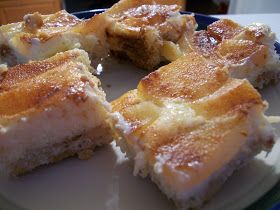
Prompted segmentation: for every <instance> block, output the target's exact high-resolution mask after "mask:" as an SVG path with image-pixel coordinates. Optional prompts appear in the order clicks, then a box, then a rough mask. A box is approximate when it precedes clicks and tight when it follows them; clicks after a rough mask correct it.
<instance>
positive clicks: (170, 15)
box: [95, 0, 197, 69]
mask: <svg viewBox="0 0 280 210" xmlns="http://www.w3.org/2000/svg"><path fill="white" fill-rule="evenodd" d="M179 10H180V6H178V5H175V4H170V2H168V1H160V0H156V1H155V0H141V1H134V0H121V1H119V2H118V3H117V4H115V5H114V6H113V7H112V8H110V9H109V10H107V11H106V12H104V13H103V14H101V15H100V16H102V18H99V21H101V20H102V21H103V22H102V24H99V25H104V26H105V33H106V34H105V36H106V41H107V43H108V47H109V50H110V52H111V53H112V54H113V55H115V56H117V57H120V58H125V59H129V60H130V61H132V62H133V63H134V64H135V65H137V66H138V67H141V68H144V69H153V68H154V67H156V66H157V65H158V64H159V63H160V62H161V61H166V60H168V61H170V60H173V59H174V58H175V57H177V56H179V55H176V53H177V54H178V53H180V51H179V48H178V45H176V42H177V41H178V40H179V38H180V37H181V36H182V35H183V34H184V33H188V32H192V33H193V31H194V30H195V28H196V26H197V24H196V22H195V19H194V17H193V16H192V15H181V14H180V12H179ZM95 21H98V20H95ZM174 53H175V55H174Z"/></svg>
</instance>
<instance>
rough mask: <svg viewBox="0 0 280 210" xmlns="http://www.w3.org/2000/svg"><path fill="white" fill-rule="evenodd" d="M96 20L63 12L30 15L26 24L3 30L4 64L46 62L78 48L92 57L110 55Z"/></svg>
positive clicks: (0, 51)
mask: <svg viewBox="0 0 280 210" xmlns="http://www.w3.org/2000/svg"><path fill="white" fill-rule="evenodd" d="M95 31H96V25H95V23H94V21H93V20H91V19H90V20H81V19H78V18H77V17H75V16H74V15H71V14H69V13H67V12H66V11H64V10H62V11H59V12H57V13H54V14H50V15H41V14H39V13H38V12H36V13H34V14H27V15H25V16H24V18H23V22H18V23H12V24H8V25H3V26H1V27H0V37H1V39H0V63H6V64H8V65H9V66H14V65H16V64H21V63H27V62H28V61H30V60H43V59H46V58H49V57H51V56H53V55H55V54H56V53H58V52H64V51H67V50H71V49H74V48H81V49H84V50H85V51H87V53H88V54H89V56H90V58H96V57H102V56H105V55H107V51H106V50H105V47H104V46H102V44H101V41H100V40H99V38H98V33H95Z"/></svg>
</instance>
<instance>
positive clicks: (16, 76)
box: [0, 51, 80, 92]
mask: <svg viewBox="0 0 280 210" xmlns="http://www.w3.org/2000/svg"><path fill="white" fill-rule="evenodd" d="M79 55H80V54H79V53H78V51H68V52H65V53H63V54H58V55H56V56H54V57H52V58H49V59H46V60H43V61H37V62H31V63H28V64H21V65H17V66H14V67H11V68H9V70H8V71H7V73H6V75H5V77H4V78H3V79H2V81H1V83H0V91H1V92H2V91H4V90H9V89H11V88H13V86H14V85H16V84H18V83H19V82H22V81H24V80H28V79H30V78H33V77H35V76H36V75H39V74H42V73H44V72H46V71H48V70H49V69H53V68H55V67H58V66H60V65H62V64H64V63H67V62H69V61H70V60H75V58H77V57H78V56H79Z"/></svg>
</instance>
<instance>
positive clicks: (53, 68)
mask: <svg viewBox="0 0 280 210" xmlns="http://www.w3.org/2000/svg"><path fill="white" fill-rule="evenodd" d="M71 52H72V51H68V52H66V53H64V54H60V55H58V56H55V57H52V58H50V59H48V60H46V61H40V62H32V63H29V64H22V65H18V66H15V67H13V68H11V69H10V70H8V73H7V75H6V77H5V78H4V81H3V82H1V84H0V86H1V88H2V90H1V91H0V102H1V103H0V117H1V122H2V121H3V120H4V119H6V118H7V119H8V118H11V117H14V116H21V115H22V114H25V115H27V116H28V113H33V112H41V111H42V110H44V109H46V108H48V107H51V106H54V107H56V106H57V105H59V104H60V103H61V102H62V101H64V100H65V99H70V100H71V101H73V102H74V103H80V102H84V101H85V100H86V99H87V95H86V93H85V86H86V84H89V85H94V86H96V87H97V86H98V80H97V79H96V78H94V77H92V76H91V74H90V73H89V72H88V69H87V67H86V66H85V65H83V64H81V63H80V62H77V59H76V58H75V56H76V57H77V56H78V55H79V53H78V52H79V51H75V53H73V54H71ZM13 76H14V77H13Z"/></svg>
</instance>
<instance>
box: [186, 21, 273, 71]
mask: <svg viewBox="0 0 280 210" xmlns="http://www.w3.org/2000/svg"><path fill="white" fill-rule="evenodd" d="M257 31H258V32H257ZM241 33H243V36H242V37H240V38H238V39H235V37H236V36H238V35H239V34H241ZM260 34H262V35H260ZM261 37H263V32H261V29H260V30H253V29H252V30H247V29H245V28H243V27H241V26H239V25H238V24H237V23H234V22H233V21H231V20H227V19H222V20H219V21H216V22H214V23H212V24H211V25H209V26H208V27H207V30H202V31H198V32H195V33H194V35H193V36H189V38H188V40H189V45H190V46H189V47H190V49H191V50H192V51H195V52H197V53H199V54H201V55H203V56H205V57H207V58H210V59H211V60H212V61H213V62H214V63H216V64H218V65H226V66H227V65H231V64H241V63H243V62H244V61H245V60H246V59H250V60H251V61H252V62H253V63H254V64H255V65H257V66H258V65H264V63H265V62H266V59H267V55H268V50H269V49H268V48H269V47H268V46H266V45H262V44H260V43H259V40H260V39H261Z"/></svg>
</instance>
